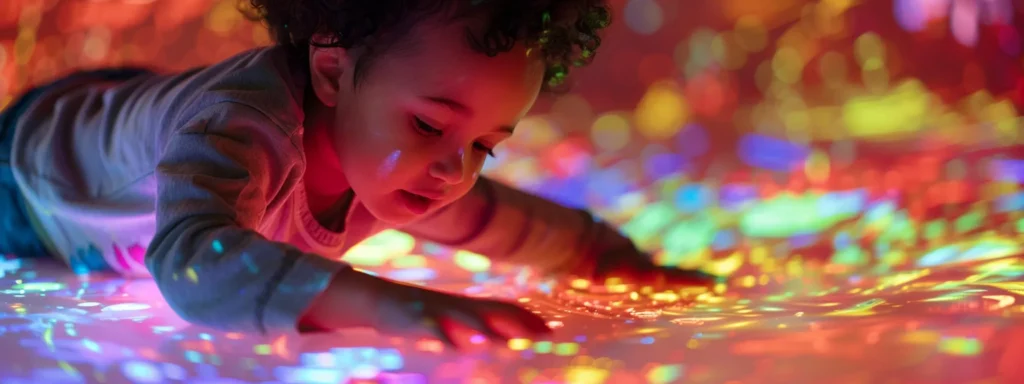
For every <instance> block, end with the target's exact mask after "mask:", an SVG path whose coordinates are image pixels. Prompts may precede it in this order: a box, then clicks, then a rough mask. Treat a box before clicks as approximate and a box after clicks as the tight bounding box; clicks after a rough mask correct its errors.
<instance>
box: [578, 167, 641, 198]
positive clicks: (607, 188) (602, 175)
mask: <svg viewBox="0 0 1024 384" xmlns="http://www.w3.org/2000/svg"><path fill="white" fill-rule="evenodd" d="M630 189H631V183H630V182H629V177H627V175H626V173H625V172H624V171H623V170H621V169H618V168H612V169H608V170H604V171H600V172H596V173H595V174H594V175H593V176H592V177H591V179H590V182H589V183H587V191H588V192H589V193H590V194H593V195H594V196H596V197H598V198H600V199H601V203H603V204H611V203H613V202H614V201H615V200H616V199H617V198H618V197H620V196H622V195H624V194H626V193H628V192H629V191H630Z"/></svg>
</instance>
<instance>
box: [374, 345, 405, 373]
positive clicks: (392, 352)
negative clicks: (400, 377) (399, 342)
mask: <svg viewBox="0 0 1024 384" xmlns="http://www.w3.org/2000/svg"><path fill="white" fill-rule="evenodd" d="M403 366H405V361H404V360H403V359H402V354H401V353H399V352H398V350H396V349H385V350H382V351H380V368H381V369H383V370H386V371H397V370H399V369H402V367H403Z"/></svg>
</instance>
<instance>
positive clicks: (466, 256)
mask: <svg viewBox="0 0 1024 384" xmlns="http://www.w3.org/2000/svg"><path fill="white" fill-rule="evenodd" d="M454 258H455V265H458V266H459V267H461V268H462V269H465V270H467V271H470V272H487V271H488V270H490V269H491V260H490V259H488V258H487V257H484V256H483V255H479V254H476V253H473V252H469V251H458V252H455V257H454Z"/></svg>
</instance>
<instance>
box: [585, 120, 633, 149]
mask: <svg viewBox="0 0 1024 384" xmlns="http://www.w3.org/2000/svg"><path fill="white" fill-rule="evenodd" d="M629 138H630V124H629V118H628V116H626V115H624V114H621V113H609V114H604V115H601V117H598V118H597V120H594V124H593V126H592V127H591V128H590V139H591V141H593V142H594V145H595V146H596V147H598V148H599V149H601V150H603V151H607V152H614V151H618V150H620V149H622V148H623V147H625V146H626V145H627V144H629Z"/></svg>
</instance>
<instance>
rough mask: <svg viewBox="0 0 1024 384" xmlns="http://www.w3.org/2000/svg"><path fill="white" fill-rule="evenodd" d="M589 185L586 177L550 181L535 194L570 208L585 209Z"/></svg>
mask: <svg viewBox="0 0 1024 384" xmlns="http://www.w3.org/2000/svg"><path fill="white" fill-rule="evenodd" d="M587 183H588V181H587V179H586V176H585V175H580V176H573V177H569V178H565V179H550V180H547V181H546V182H544V183H543V184H542V185H541V186H540V188H538V189H537V191H535V192H534V193H535V194H536V195H537V196H540V197H543V198H546V199H548V200H551V201H554V202H556V203H559V204H561V205H564V206H567V207H570V208H584V207H586V206H587V201H586V196H587Z"/></svg>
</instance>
